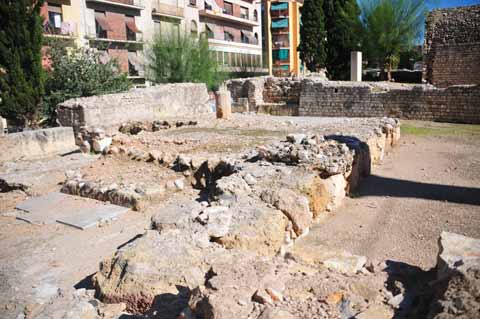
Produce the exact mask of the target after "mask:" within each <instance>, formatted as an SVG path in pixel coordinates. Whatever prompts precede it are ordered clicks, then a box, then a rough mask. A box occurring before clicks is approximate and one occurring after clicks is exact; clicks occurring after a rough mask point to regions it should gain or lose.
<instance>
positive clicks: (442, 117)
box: [227, 77, 480, 124]
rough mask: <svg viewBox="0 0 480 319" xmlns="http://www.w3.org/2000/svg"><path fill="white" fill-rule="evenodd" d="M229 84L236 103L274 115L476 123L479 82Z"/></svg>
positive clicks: (284, 80) (256, 81) (264, 79)
mask: <svg viewBox="0 0 480 319" xmlns="http://www.w3.org/2000/svg"><path fill="white" fill-rule="evenodd" d="M227 87H228V89H229V90H230V93H231V96H232V100H233V103H232V105H233V106H234V107H235V106H237V105H238V106H239V108H238V109H239V110H242V109H245V108H246V109H248V110H250V111H259V112H266V113H270V114H273V115H300V116H348V117H383V116H390V117H399V118H403V119H417V120H428V121H443V122H459V123H475V124H480V86H479V85H475V86H472V85H470V86H452V87H448V88H437V87H434V86H432V85H420V84H417V85H411V84H399V83H386V82H347V81H345V82H341V81H338V82H336V81H325V80H319V79H310V78H307V79H303V80H300V79H291V78H273V77H258V78H249V79H236V80H231V81H228V82H227ZM245 105H247V107H245ZM240 106H241V107H240Z"/></svg>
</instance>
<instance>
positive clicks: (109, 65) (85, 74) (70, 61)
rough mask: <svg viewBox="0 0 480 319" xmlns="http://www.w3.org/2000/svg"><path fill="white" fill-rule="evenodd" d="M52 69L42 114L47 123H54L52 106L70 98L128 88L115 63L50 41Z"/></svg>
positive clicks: (89, 52) (87, 51) (123, 75)
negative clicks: (43, 113)
mask: <svg viewBox="0 0 480 319" xmlns="http://www.w3.org/2000/svg"><path fill="white" fill-rule="evenodd" d="M48 55H49V58H50V61H51V70H50V71H49V72H48V77H47V81H46V85H45V88H46V95H45V98H44V111H45V115H46V116H47V118H48V120H49V123H50V124H53V123H55V120H56V114H55V107H56V106H57V104H58V103H61V102H63V101H66V100H68V99H71V98H76V97H84V96H92V95H99V94H107V93H116V92H121V91H126V90H128V89H129V88H130V87H131V83H130V81H129V80H128V79H127V75H126V74H124V73H121V72H120V71H119V68H118V64H117V62H116V60H109V61H102V55H101V54H100V53H98V52H95V51H94V50H92V49H86V48H76V47H74V48H68V47H65V46H63V45H62V44H61V43H60V42H52V43H50V45H49V52H48Z"/></svg>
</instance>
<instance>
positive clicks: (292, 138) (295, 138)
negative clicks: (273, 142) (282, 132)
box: [287, 134, 307, 144]
mask: <svg viewBox="0 0 480 319" xmlns="http://www.w3.org/2000/svg"><path fill="white" fill-rule="evenodd" d="M306 137H307V136H306V135H305V134H288V135H287V141H288V142H290V143H293V144H301V143H302V142H303V141H304V140H305V139H306Z"/></svg>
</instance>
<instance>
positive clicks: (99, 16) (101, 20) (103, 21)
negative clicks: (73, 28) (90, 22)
mask: <svg viewBox="0 0 480 319" xmlns="http://www.w3.org/2000/svg"><path fill="white" fill-rule="evenodd" d="M95 21H97V23H98V24H99V25H100V27H101V28H102V29H103V30H105V31H113V28H112V27H111V26H110V24H109V23H108V21H107V18H106V17H105V14H103V13H101V12H95Z"/></svg>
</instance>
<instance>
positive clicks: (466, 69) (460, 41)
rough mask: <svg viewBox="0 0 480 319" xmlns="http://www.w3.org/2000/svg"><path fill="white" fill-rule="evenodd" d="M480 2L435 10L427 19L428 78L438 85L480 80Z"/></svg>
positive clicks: (479, 81)
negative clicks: (478, 3)
mask: <svg viewBox="0 0 480 319" xmlns="http://www.w3.org/2000/svg"><path fill="white" fill-rule="evenodd" d="M479 30H480V5H476V6H470V7H458V8H451V9H439V10H433V11H432V12H430V13H429V15H428V17H427V20H426V34H425V44H424V53H425V56H424V62H425V66H426V69H425V74H424V78H425V79H426V80H427V81H428V82H429V83H431V84H434V85H435V86H438V87H447V86H450V85H456V84H480V33H479V32H478V31H479Z"/></svg>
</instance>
